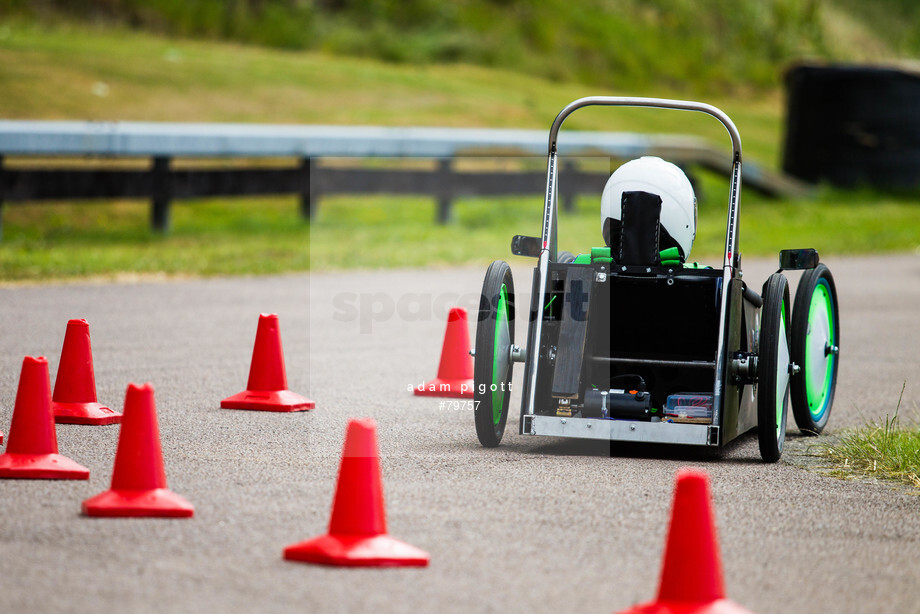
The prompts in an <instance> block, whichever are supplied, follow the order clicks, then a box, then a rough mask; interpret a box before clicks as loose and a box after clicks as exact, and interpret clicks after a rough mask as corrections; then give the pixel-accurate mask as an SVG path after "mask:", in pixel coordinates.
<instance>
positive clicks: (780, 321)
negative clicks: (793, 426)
mask: <svg viewBox="0 0 920 614" xmlns="http://www.w3.org/2000/svg"><path fill="white" fill-rule="evenodd" d="M788 321H789V284H788V282H787V281H786V278H785V276H783V275H782V274H780V273H774V274H773V275H771V276H770V278H769V279H768V280H767V283H766V284H765V286H764V292H763V311H762V313H761V326H760V340H759V346H758V365H757V374H758V375H757V380H758V381H757V438H758V441H759V444H760V456H761V457H762V458H763V460H764V461H766V462H768V463H775V462H776V461H778V460H779V457H780V456H782V454H783V444H784V443H785V441H786V413H787V408H788V406H789V359H790V354H789V329H788V327H787V322H788Z"/></svg>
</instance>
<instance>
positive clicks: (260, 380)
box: [220, 313, 314, 411]
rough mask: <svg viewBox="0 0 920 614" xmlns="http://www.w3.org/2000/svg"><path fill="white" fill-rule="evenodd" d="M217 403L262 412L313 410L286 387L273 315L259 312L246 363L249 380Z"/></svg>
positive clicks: (306, 400)
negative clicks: (235, 391)
mask: <svg viewBox="0 0 920 614" xmlns="http://www.w3.org/2000/svg"><path fill="white" fill-rule="evenodd" d="M220 406H221V407H222V408H224V409H255V410H262V411H304V410H307V409H313V407H314V404H313V401H311V400H310V399H308V398H306V397H302V396H300V395H299V394H297V393H296V392H291V391H290V390H288V389H287V373H286V372H285V370H284V351H283V350H282V349H281V329H280V328H279V327H278V315H277V314H274V313H271V314H269V313H263V314H260V315H259V327H258V328H257V329H256V343H255V346H253V348H252V363H251V364H250V366H249V383H248V384H247V386H246V390H244V391H243V392H240V393H238V394H235V395H233V396H232V397H227V398H226V399H224V400H223V401H221V402H220Z"/></svg>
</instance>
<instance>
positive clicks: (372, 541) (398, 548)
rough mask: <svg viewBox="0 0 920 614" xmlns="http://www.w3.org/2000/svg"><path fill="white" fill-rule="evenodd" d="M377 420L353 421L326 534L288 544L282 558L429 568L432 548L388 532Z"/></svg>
mask: <svg viewBox="0 0 920 614" xmlns="http://www.w3.org/2000/svg"><path fill="white" fill-rule="evenodd" d="M376 429H377V425H376V423H375V422H374V421H373V420H370V419H365V420H351V421H350V422H349V423H348V430H347V431H346V433H345V449H344V451H343V452H342V464H341V465H340V466H339V479H338V483H337V484H336V489H335V500H334V501H333V503H332V518H331V519H330V520H329V532H328V533H327V534H326V535H322V536H320V537H315V538H313V539H310V540H307V541H305V542H300V543H298V544H294V545H292V546H288V547H287V548H285V549H284V558H285V559H287V560H289V561H303V562H307V563H317V564H320V565H338V566H346V567H396V566H400V567H407V566H413V567H425V566H427V565H428V559H429V557H428V553H427V552H424V551H422V550H419V549H418V548H416V547H415V546H410V545H409V544H407V543H405V542H401V541H399V540H397V539H394V538H392V537H390V536H389V535H387V523H386V512H385V511H384V501H383V484H382V483H381V480H380V461H379V458H378V455H377V430H376Z"/></svg>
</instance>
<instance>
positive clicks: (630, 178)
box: [601, 156, 696, 262]
mask: <svg viewBox="0 0 920 614" xmlns="http://www.w3.org/2000/svg"><path fill="white" fill-rule="evenodd" d="M624 192H648V193H650V194H657V195H658V196H660V197H661V217H660V223H661V230H662V231H663V232H662V233H661V238H660V244H659V249H661V250H664V249H667V248H669V247H677V248H678V249H679V250H680V260H681V262H684V261H686V260H687V257H688V256H689V255H690V248H691V247H693V239H694V238H695V237H696V195H695V194H694V193H693V186H692V185H690V180H689V179H687V176H686V175H685V174H684V172H683V171H682V170H680V168H678V167H677V166H676V165H674V164H671V163H670V162H665V161H664V160H662V159H661V158H657V157H654V156H645V157H642V158H638V159H636V160H630V161H629V162H627V163H626V164H623V165H622V166H621V167H620V168H618V169H617V170H616V171H614V173H613V174H612V175H610V179H608V180H607V185H606V186H604V193H603V195H602V196H601V226H602V228H603V233H604V240H605V241H606V242H607V245H608V246H612V241H613V239H614V237H613V236H611V235H614V234H615V233H618V232H619V230H618V229H619V223H620V220H621V215H622V213H621V211H622V209H621V203H622V202H623V193H624Z"/></svg>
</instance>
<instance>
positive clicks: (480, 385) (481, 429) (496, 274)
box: [473, 260, 514, 448]
mask: <svg viewBox="0 0 920 614" xmlns="http://www.w3.org/2000/svg"><path fill="white" fill-rule="evenodd" d="M512 345H514V282H513V280H512V278H511V267H510V266H508V263H507V262H504V261H502V260H496V261H495V262H493V263H492V264H491V265H489V269H488V270H487V271H486V278H485V280H484V281H483V282H482V294H481V295H480V297H479V319H478V321H477V324H476V360H475V362H474V366H473V387H474V388H475V390H474V391H473V400H474V405H475V407H474V412H473V413H474V415H475V418H476V435H477V436H478V437H479V443H481V444H482V445H483V446H485V447H487V448H494V447H495V446H497V445H498V444H499V442H500V441H501V440H502V435H503V434H504V432H505V423H506V422H507V420H508V403H509V402H510V400H511V367H512V360H511V347H512Z"/></svg>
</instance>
